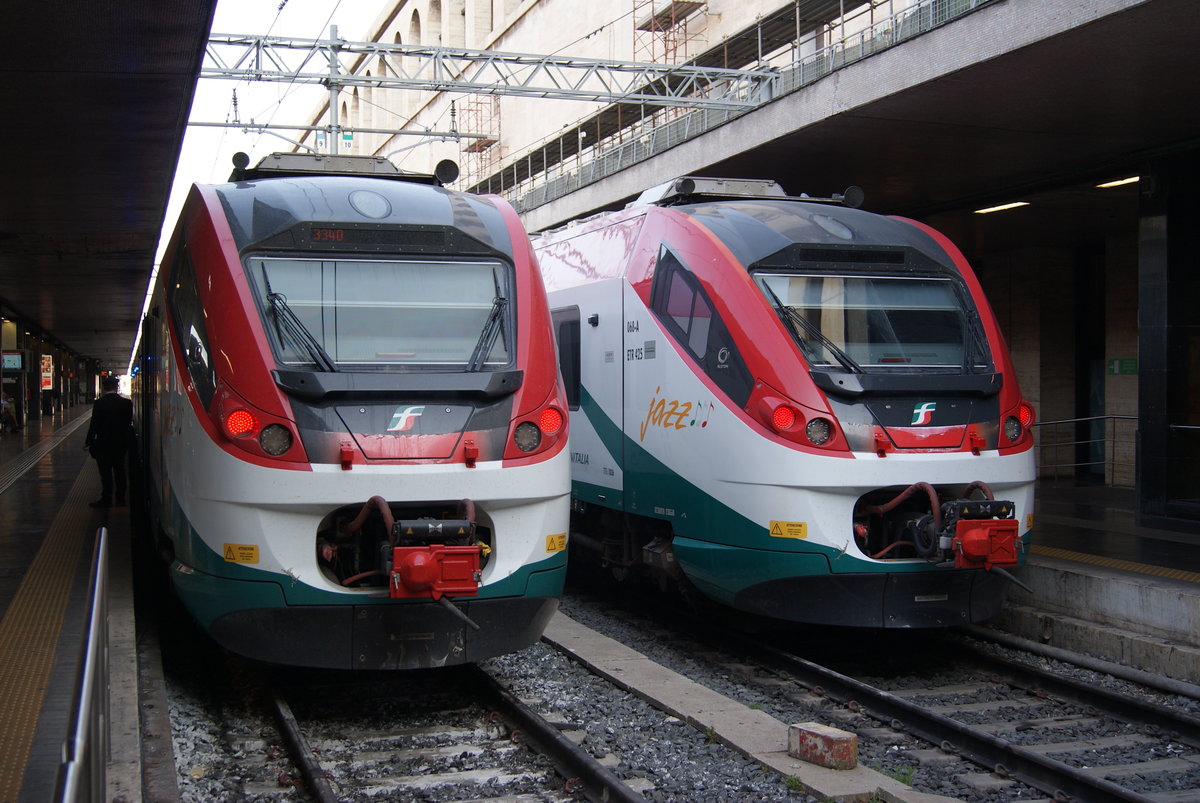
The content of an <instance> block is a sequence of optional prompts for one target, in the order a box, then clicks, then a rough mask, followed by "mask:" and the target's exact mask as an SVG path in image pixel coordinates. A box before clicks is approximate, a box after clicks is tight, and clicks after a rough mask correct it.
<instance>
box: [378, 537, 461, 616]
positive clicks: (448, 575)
mask: <svg viewBox="0 0 1200 803" xmlns="http://www.w3.org/2000/svg"><path fill="white" fill-rule="evenodd" d="M480 552H481V550H480V547H479V546H478V545H471V546H446V545H444V544H426V545H423V546H398V547H393V548H392V561H391V569H390V571H389V578H390V579H389V583H388V587H389V592H388V595H389V596H390V597H391V598H392V599H415V598H418V597H428V598H430V599H432V600H434V601H435V602H438V601H440V600H441V599H442V597H444V596H447V595H450V596H474V595H475V594H477V593H479V581H480V579H481V577H482V572H481V571H480V568H479V557H480Z"/></svg>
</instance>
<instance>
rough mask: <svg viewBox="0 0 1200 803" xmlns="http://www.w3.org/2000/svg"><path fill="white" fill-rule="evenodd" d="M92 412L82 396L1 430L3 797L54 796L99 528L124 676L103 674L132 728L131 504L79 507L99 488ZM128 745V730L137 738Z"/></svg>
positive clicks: (116, 652)
mask: <svg viewBox="0 0 1200 803" xmlns="http://www.w3.org/2000/svg"><path fill="white" fill-rule="evenodd" d="M91 409H92V408H91V405H90V404H88V403H84V404H77V405H74V406H69V407H66V408H65V409H63V410H60V411H58V412H55V413H54V414H52V415H43V416H41V417H38V418H30V419H29V420H28V421H27V423H26V426H25V427H24V428H23V429H21V430H19V431H17V432H5V433H3V434H0V801H3V802H4V803H25V802H26V801H30V802H32V801H38V802H39V803H42V802H44V801H49V800H55V799H57V798H56V795H57V790H58V786H59V782H60V776H61V774H62V769H63V763H64V762H63V757H64V752H65V750H66V748H65V745H66V744H67V743H68V740H69V739H70V737H71V728H72V726H73V719H74V706H75V701H76V694H77V688H78V686H79V672H80V661H81V657H82V654H83V648H84V639H85V635H86V629H87V613H88V604H89V591H90V580H91V567H92V560H93V555H94V552H95V548H96V544H97V539H98V536H99V533H100V531H101V530H102V529H103V530H105V531H106V532H107V533H108V550H109V556H110V560H109V582H110V584H112V585H110V589H109V594H108V627H109V640H110V654H109V665H110V673H111V671H112V668H113V667H114V666H115V665H116V664H118V663H121V662H123V665H124V669H125V671H124V673H123V675H122V676H121V677H117V676H116V675H115V674H110V680H111V681H112V682H111V685H110V694H109V700H108V705H109V707H110V714H109V721H110V723H111V725H112V729H123V730H126V731H128V729H129V724H128V718H129V717H130V716H132V717H133V726H134V730H135V731H136V718H137V707H136V694H134V696H133V698H132V700H133V705H132V706H130V705H129V697H128V694H127V693H126V694H125V695H124V696H123V695H122V689H127V688H128V686H129V684H130V683H131V682H132V683H136V657H135V654H134V650H135V645H134V635H133V633H132V622H133V617H132V582H131V577H130V572H129V560H128V555H129V535H130V526H129V508H128V507H115V508H108V509H93V508H91V507H90V506H89V505H88V503H89V502H90V501H92V500H95V499H97V498H98V497H99V496H100V476H99V472H98V471H97V470H96V467H95V462H94V461H93V460H92V459H91V457H90V456H89V455H88V453H87V452H86V451H85V450H84V449H83V442H84V439H85V438H86V436H87V427H88V423H89V421H90V419H91ZM131 661H133V664H132V667H133V670H134V671H132V672H131V671H130V662H131ZM101 702H103V701H101ZM110 730H111V729H110ZM110 738H111V737H110ZM136 743H137V742H136V738H135V741H134V746H135V747H136ZM110 744H113V746H114V747H116V746H117V745H116V744H115V743H113V742H110ZM120 747H121V749H127V748H128V745H127V744H122V745H120ZM105 799H109V800H113V799H121V796H120V795H116V796H114V795H106V797H105ZM125 799H127V800H134V799H136V798H134V797H125Z"/></svg>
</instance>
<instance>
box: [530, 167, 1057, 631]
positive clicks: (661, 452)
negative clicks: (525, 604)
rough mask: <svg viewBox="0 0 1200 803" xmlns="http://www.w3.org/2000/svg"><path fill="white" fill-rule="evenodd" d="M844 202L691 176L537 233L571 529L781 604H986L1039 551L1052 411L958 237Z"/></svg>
mask: <svg viewBox="0 0 1200 803" xmlns="http://www.w3.org/2000/svg"><path fill="white" fill-rule="evenodd" d="M854 194H855V193H851V192H849V191H848V192H847V196H852V195H854ZM836 200H838V201H839V202H823V201H820V200H817V199H811V198H808V197H788V196H787V195H786V194H785V193H784V191H783V190H782V189H781V188H780V187H779V186H778V185H777V184H775V183H774V182H764V181H751V180H724V179H704V178H682V179H677V180H675V181H672V182H670V183H668V184H666V185H663V186H662V187H658V188H654V189H652V190H648V191H647V192H646V193H644V194H643V196H642V198H640V199H639V201H638V202H636V203H634V204H631V205H630V206H629V207H628V208H626V209H625V210H623V211H619V212H613V213H606V214H601V215H599V216H596V217H593V218H590V219H587V220H585V221H581V222H579V223H576V224H573V225H570V226H567V227H565V228H563V229H560V230H557V231H555V232H551V233H548V234H545V235H543V236H541V237H538V238H535V241H534V245H535V249H536V251H537V254H538V260H539V262H540V264H541V268H542V272H543V276H544V278H545V282H546V288H547V291H548V293H549V297H550V303H551V309H552V313H553V315H554V319H555V326H556V333H557V336H558V344H559V358H560V361H561V370H562V374H563V376H564V378H565V381H566V385H567V394H568V399H569V405H570V410H571V413H570V417H571V457H572V463H573V465H572V472H573V473H572V478H573V492H572V495H573V511H574V512H573V519H572V544H573V545H574V547H576V548H577V552H578V554H579V555H580V557H584V556H586V555H587V554H588V553H589V552H590V553H591V558H590V559H593V560H599V561H601V562H602V563H603V564H604V565H606V566H609V567H612V569H613V570H614V571H616V572H617V573H619V574H621V575H627V574H630V573H635V574H636V573H643V574H647V575H652V576H653V575H657V577H658V578H659V579H660V580H663V581H676V582H678V583H680V584H681V585H683V586H684V587H685V588H687V589H690V590H698V591H699V592H700V593H702V594H703V595H706V596H707V597H710V598H712V599H714V600H716V601H718V602H720V603H723V604H726V605H729V606H732V607H734V608H737V609H741V610H744V611H749V612H751V613H754V614H759V615H762V616H767V617H772V618H776V619H781V620H789V621H794V622H806V623H815V624H828V625H849V626H862V627H940V626H946V625H954V624H960V623H968V622H976V621H980V620H983V619H986V618H988V617H990V616H992V615H994V614H995V613H997V611H998V610H999V608H1000V606H1001V604H1002V602H1003V599H1004V596H1005V591H1006V588H1007V586H1008V583H1009V582H1010V580H1011V579H1012V575H1011V574H1010V573H1009V572H1008V571H1007V568H1010V567H1014V566H1018V565H1020V564H1021V563H1023V562H1024V560H1025V557H1026V552H1027V550H1026V546H1027V542H1028V539H1029V537H1030V529H1031V527H1032V518H1033V487H1034V476H1035V467H1034V460H1033V439H1032V436H1031V433H1030V426H1031V424H1032V423H1033V408H1032V407H1031V406H1030V405H1029V404H1028V403H1027V402H1026V401H1025V400H1024V398H1023V397H1022V395H1021V391H1020V389H1019V387H1018V383H1017V377H1016V374H1015V372H1014V370H1013V364H1012V361H1011V359H1010V357H1009V353H1008V351H1007V349H1006V347H1005V344H1004V340H1003V338H1002V336H1001V333H1000V328H999V326H998V324H997V322H996V319H995V317H994V315H993V314H992V312H991V310H990V309H989V306H988V303H987V301H986V299H985V298H984V294H983V292H982V290H981V288H980V285H979V282H978V281H977V279H976V277H975V275H974V273H973V272H972V270H971V268H970V266H969V265H968V264H967V262H966V260H965V259H964V258H963V256H962V254H961V253H960V252H959V250H958V249H957V248H956V247H955V246H954V245H953V244H952V243H951V242H950V241H949V240H947V239H946V237H944V236H943V235H941V234H940V233H938V232H937V231H934V230H933V229H931V228H929V227H927V226H924V225H922V224H920V223H917V222H914V221H911V220H905V219H901V218H895V217H887V216H883V215H877V214H871V213H868V212H865V211H862V210H859V209H857V208H853V207H854V206H856V205H857V204H856V203H854V202H853V199H852V198H850V199H836ZM841 200H847V202H846V203H842V202H840V201H841ZM575 554H576V552H573V557H572V559H573V560H574V559H575Z"/></svg>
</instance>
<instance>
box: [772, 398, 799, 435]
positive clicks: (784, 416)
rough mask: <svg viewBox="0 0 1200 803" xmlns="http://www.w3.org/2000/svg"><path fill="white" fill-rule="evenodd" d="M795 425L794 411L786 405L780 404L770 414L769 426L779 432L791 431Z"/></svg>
mask: <svg viewBox="0 0 1200 803" xmlns="http://www.w3.org/2000/svg"><path fill="white" fill-rule="evenodd" d="M795 425H796V410H795V409H794V408H792V407H789V406H788V405H786V404H781V405H779V406H778V407H776V408H775V409H774V410H773V411H772V412H771V426H773V427H775V429H777V430H779V431H781V432H782V431H783V430H785V429H791V428H792V427H793V426H795Z"/></svg>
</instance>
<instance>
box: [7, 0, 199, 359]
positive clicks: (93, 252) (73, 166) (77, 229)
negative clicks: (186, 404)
mask: <svg viewBox="0 0 1200 803" xmlns="http://www.w3.org/2000/svg"><path fill="white" fill-rule="evenodd" d="M215 6H216V0H123V2H120V3H77V2H69V1H68V0H41V2H28V1H27V0H16V2H11V3H7V4H6V5H5V9H4V20H5V29H6V31H7V32H8V37H7V39H6V41H5V46H4V48H3V50H0V104H2V105H3V106H4V108H6V109H8V110H9V111H8V113H7V114H6V115H5V119H7V120H8V121H9V122H8V123H7V124H5V125H4V126H3V127H0V153H3V154H5V156H4V161H5V165H4V169H3V171H0V304H2V309H0V313H2V314H3V315H4V316H5V317H10V318H11V317H13V316H14V315H15V316H17V317H18V318H20V319H24V320H25V321H27V322H29V323H30V324H31V325H32V326H31V327H27V328H31V331H32V332H33V333H34V334H35V335H38V334H46V335H48V336H49V338H50V339H51V341H52V342H56V343H57V344H58V345H60V346H64V347H66V348H67V349H69V350H71V351H73V352H75V353H76V354H79V355H83V356H85V357H89V358H94V359H96V360H97V361H98V362H99V363H100V365H99V367H100V368H101V369H115V370H121V371H123V370H124V369H125V367H126V366H127V365H128V362H129V354H130V350H131V349H132V346H133V341H134V337H135V334H136V330H137V325H138V318H139V316H140V314H141V309H142V301H143V297H144V296H145V293H146V286H147V282H148V281H149V277H150V272H151V268H152V264H153V260H154V255H155V250H156V247H157V243H158V237H159V231H160V229H161V227H162V223H163V215H164V211H165V209H166V204H167V197H168V194H169V192H170V187H171V179H172V177H173V175H174V173H175V164H176V161H177V159H178V156H179V149H180V145H181V144H182V141H183V134H184V128H185V124H186V121H187V117H188V112H189V109H190V107H191V102H192V94H193V91H194V89H195V84H196V76H197V73H198V71H199V66H200V60H201V56H202V55H203V49H204V44H205V42H206V41H207V39H208V32H209V27H210V25H211V22H212V15H213V11H214V8H215Z"/></svg>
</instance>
